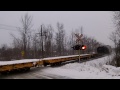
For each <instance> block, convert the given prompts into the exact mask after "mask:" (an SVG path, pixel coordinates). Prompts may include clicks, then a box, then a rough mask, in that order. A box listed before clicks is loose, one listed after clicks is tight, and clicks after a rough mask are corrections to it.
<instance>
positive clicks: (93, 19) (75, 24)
mask: <svg viewBox="0 0 120 90" xmlns="http://www.w3.org/2000/svg"><path fill="white" fill-rule="evenodd" d="M27 12H28V14H29V15H31V16H33V29H38V28H39V27H40V25H41V24H46V25H48V24H51V25H52V26H53V27H54V29H56V23H57V22H60V23H63V24H64V26H65V30H66V34H69V33H70V32H71V31H72V29H73V30H74V29H77V28H80V27H81V26H83V34H86V35H88V36H90V37H93V38H95V39H96V40H98V41H99V42H102V43H104V44H107V45H113V43H112V41H110V40H109V36H110V34H111V32H112V31H114V25H113V22H112V18H113V16H112V12H109V11H0V24H5V25H10V26H17V27H20V26H21V23H20V18H21V16H23V15H24V14H26V13H27ZM0 28H3V26H2V25H0ZM10 33H13V34H15V35H16V36H17V35H18V32H17V31H12V30H4V29H0V46H1V45H2V44H4V43H5V44H10V43H12V38H11V36H10Z"/></svg>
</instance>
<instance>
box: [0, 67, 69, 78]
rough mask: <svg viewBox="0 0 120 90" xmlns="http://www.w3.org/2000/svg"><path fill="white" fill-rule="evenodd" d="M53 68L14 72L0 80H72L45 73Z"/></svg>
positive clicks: (1, 76) (2, 76)
mask: <svg viewBox="0 0 120 90" xmlns="http://www.w3.org/2000/svg"><path fill="white" fill-rule="evenodd" d="M47 68H51V67H39V68H31V70H30V71H28V72H14V73H9V74H6V75H0V79H71V78H69V77H64V76H58V75H53V74H49V73H45V72H44V69H47Z"/></svg>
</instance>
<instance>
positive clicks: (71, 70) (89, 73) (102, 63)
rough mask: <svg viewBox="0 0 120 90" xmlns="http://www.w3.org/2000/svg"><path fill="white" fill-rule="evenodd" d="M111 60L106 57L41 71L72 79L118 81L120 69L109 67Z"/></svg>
mask: <svg viewBox="0 0 120 90" xmlns="http://www.w3.org/2000/svg"><path fill="white" fill-rule="evenodd" d="M111 58H112V56H106V57H103V58H99V59H95V60H92V61H88V62H84V63H70V64H66V65H64V66H61V67H54V68H48V69H43V70H42V71H43V72H45V73H48V74H54V75H60V76H65V77H69V78H73V79H120V68H116V67H114V66H111V65H109V63H110V62H111V60H112V59H111Z"/></svg>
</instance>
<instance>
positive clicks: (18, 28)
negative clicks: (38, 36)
mask: <svg viewBox="0 0 120 90" xmlns="http://www.w3.org/2000/svg"><path fill="white" fill-rule="evenodd" d="M0 26H4V27H12V28H16V29H21V30H22V29H24V28H20V27H16V26H10V25H6V24H0ZM29 30H35V29H29Z"/></svg>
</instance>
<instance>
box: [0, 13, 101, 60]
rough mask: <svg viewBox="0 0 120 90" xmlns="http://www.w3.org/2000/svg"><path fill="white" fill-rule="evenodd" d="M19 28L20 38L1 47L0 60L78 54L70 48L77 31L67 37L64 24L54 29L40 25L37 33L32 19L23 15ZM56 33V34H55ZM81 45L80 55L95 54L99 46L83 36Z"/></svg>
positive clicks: (14, 38)
mask: <svg viewBox="0 0 120 90" xmlns="http://www.w3.org/2000/svg"><path fill="white" fill-rule="evenodd" d="M21 24H22V26H21V28H18V29H19V33H20V36H21V37H16V36H15V35H13V34H11V37H13V43H12V46H11V47H8V46H7V45H5V44H4V45H2V46H1V48H0V60H1V61H5V60H6V61H9V60H19V59H33V58H34V59H37V58H38V59H39V58H46V57H55V56H65V55H74V54H78V52H77V51H74V50H73V49H72V48H71V47H72V46H74V45H76V42H75V41H76V37H75V33H78V32H79V30H78V31H72V32H71V34H70V35H69V36H67V33H66V32H65V31H66V30H65V28H64V24H62V23H59V22H58V23H57V24H56V27H57V28H53V27H52V25H44V24H43V25H40V28H39V29H38V31H37V32H34V30H32V17H31V16H29V15H28V14H25V15H24V16H23V17H22V18H21ZM55 31H56V32H55ZM82 41H83V42H82V43H81V44H84V45H86V46H87V49H86V50H85V51H81V53H92V52H96V48H97V47H98V46H100V45H101V43H99V42H98V41H97V40H95V39H94V38H91V37H88V36H86V35H83V37H82Z"/></svg>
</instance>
